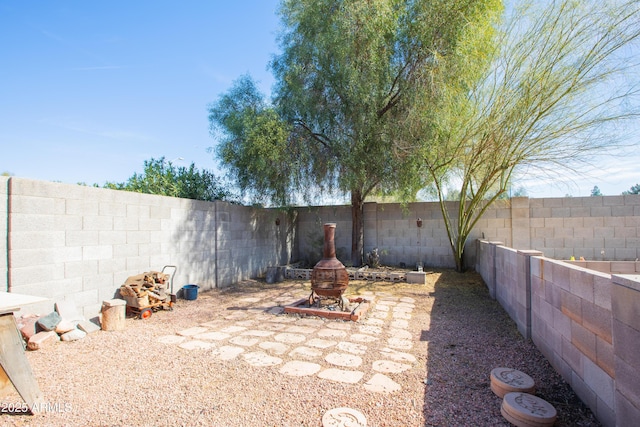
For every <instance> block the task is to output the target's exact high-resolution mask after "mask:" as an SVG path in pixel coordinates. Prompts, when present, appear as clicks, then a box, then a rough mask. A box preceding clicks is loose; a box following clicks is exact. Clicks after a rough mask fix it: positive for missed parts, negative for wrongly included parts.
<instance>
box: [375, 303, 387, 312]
mask: <svg viewBox="0 0 640 427" xmlns="http://www.w3.org/2000/svg"><path fill="white" fill-rule="evenodd" d="M373 310H374V311H389V310H391V307H390V306H388V305H386V304H380V303H378V304H376V305H375V307H373Z"/></svg>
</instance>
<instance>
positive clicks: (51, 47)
mask: <svg viewBox="0 0 640 427" xmlns="http://www.w3.org/2000/svg"><path fill="white" fill-rule="evenodd" d="M277 6H278V0H238V1H204V0H202V1H188V2H178V1H164V0H153V1H150V0H136V1H119V0H116V1H79V0H74V1H62V0H61V1H57V0H56V1H48V0H47V1H45V0H39V1H38V0H34V1H20V0H2V1H0V172H9V173H11V174H12V175H14V176H17V177H24V178H32V179H38V180H47V181H61V182H66V183H77V182H86V183H88V184H93V183H98V184H100V185H102V184H104V183H105V182H106V181H116V182H123V181H126V180H127V178H129V177H130V176H131V175H133V173H134V172H141V171H142V168H143V162H144V160H148V159H150V158H152V157H154V158H159V157H161V156H165V157H166V159H168V160H174V159H177V158H179V157H182V158H183V159H184V160H174V164H175V165H178V166H188V165H189V164H191V162H194V163H195V165H196V167H198V168H199V169H210V170H214V171H216V169H215V163H214V160H213V158H212V155H211V154H209V153H207V151H206V149H207V147H210V146H212V145H214V144H215V141H214V140H213V138H211V136H210V135H209V123H208V118H207V105H208V104H209V103H211V102H213V101H215V100H216V99H217V98H218V96H219V95H220V94H221V93H223V92H225V91H226V90H227V89H229V87H230V86H231V84H232V82H233V81H234V80H235V79H236V78H238V77H239V76H240V75H242V74H245V73H250V74H251V75H252V76H253V77H254V78H255V79H257V80H258V81H260V83H261V84H260V86H261V88H262V90H263V91H264V92H265V93H266V94H268V93H269V92H270V89H271V85H272V84H273V78H272V76H271V73H270V72H269V71H268V70H267V65H268V62H269V60H270V58H271V56H272V55H273V54H275V53H277V42H276V30H277V28H278V26H279V19H278V17H277V16H276V8H277Z"/></svg>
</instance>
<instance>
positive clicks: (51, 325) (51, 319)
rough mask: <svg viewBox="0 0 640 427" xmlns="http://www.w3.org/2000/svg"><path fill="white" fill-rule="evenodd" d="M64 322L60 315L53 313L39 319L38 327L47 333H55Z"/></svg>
mask: <svg viewBox="0 0 640 427" xmlns="http://www.w3.org/2000/svg"><path fill="white" fill-rule="evenodd" d="M61 321H62V318H61V317H60V315H59V314H58V313H56V312H55V311H52V312H51V313H49V314H47V315H46V316H44V317H41V318H40V319H38V325H39V326H40V327H41V328H42V329H44V330H45V331H55V329H56V326H58V323H60V322H61Z"/></svg>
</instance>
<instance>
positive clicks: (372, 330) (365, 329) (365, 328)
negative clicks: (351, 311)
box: [360, 325, 382, 335]
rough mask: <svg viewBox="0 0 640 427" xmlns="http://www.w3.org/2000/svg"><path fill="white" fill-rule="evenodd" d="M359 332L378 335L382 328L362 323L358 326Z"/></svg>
mask: <svg viewBox="0 0 640 427" xmlns="http://www.w3.org/2000/svg"><path fill="white" fill-rule="evenodd" d="M360 332H362V333H363V334H369V335H380V334H381V333H382V328H380V327H379V326H371V325H362V326H360Z"/></svg>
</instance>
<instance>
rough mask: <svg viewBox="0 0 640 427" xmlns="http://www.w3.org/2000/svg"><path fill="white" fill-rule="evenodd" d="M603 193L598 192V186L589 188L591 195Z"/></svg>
mask: <svg viewBox="0 0 640 427" xmlns="http://www.w3.org/2000/svg"><path fill="white" fill-rule="evenodd" d="M602 195H603V194H602V193H601V192H600V189H599V188H598V186H597V185H596V186H594V187H593V188H592V189H591V197H596V196H602Z"/></svg>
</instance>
